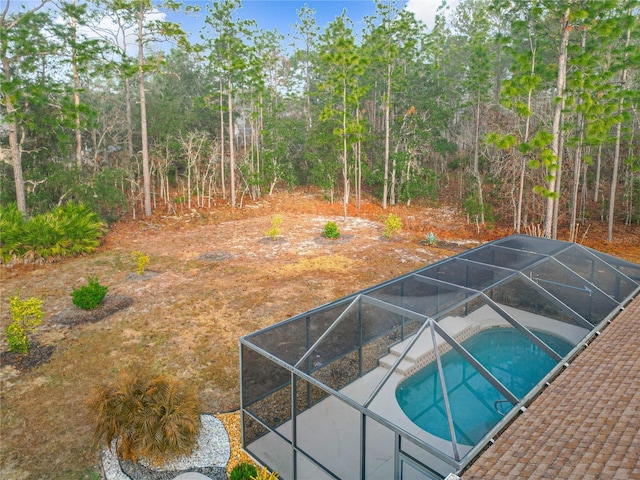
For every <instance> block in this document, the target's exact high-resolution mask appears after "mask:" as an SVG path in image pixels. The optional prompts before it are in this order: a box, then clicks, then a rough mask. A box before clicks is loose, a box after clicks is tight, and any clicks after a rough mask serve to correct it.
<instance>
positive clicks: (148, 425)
mask: <svg viewBox="0 0 640 480" xmlns="http://www.w3.org/2000/svg"><path fill="white" fill-rule="evenodd" d="M88 405H89V408H90V410H91V412H92V414H93V416H94V420H95V430H94V435H93V439H94V444H95V445H96V446H97V447H99V446H100V445H101V444H102V442H103V441H104V442H106V444H107V446H108V447H109V448H111V444H112V441H113V440H116V453H117V455H118V456H119V457H120V458H122V459H124V460H132V461H137V459H138V458H139V457H144V458H145V459H147V460H149V461H150V462H151V463H152V464H154V465H162V464H163V463H165V462H166V461H168V460H171V459H173V458H175V457H178V456H180V455H189V454H191V452H192V451H193V448H194V447H195V445H196V440H197V438H198V433H199V432H200V428H201V419H200V415H201V408H200V402H199V400H198V396H197V394H196V393H195V391H193V390H191V389H188V388H185V387H184V386H183V385H182V384H181V383H180V382H179V381H177V380H175V379H174V378H172V377H169V376H166V375H158V376H152V375H149V374H148V373H143V372H142V371H140V370H139V369H134V371H132V372H126V371H123V372H121V373H120V375H119V376H118V378H117V380H116V381H115V382H113V383H111V384H103V385H98V386H96V387H95V388H94V390H93V392H92V394H91V396H90V398H89V400H88Z"/></svg>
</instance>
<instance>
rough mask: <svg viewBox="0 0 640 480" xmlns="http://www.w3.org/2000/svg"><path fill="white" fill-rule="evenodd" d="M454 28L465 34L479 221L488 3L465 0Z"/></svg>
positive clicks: (487, 82) (487, 73)
mask: <svg viewBox="0 0 640 480" xmlns="http://www.w3.org/2000/svg"><path fill="white" fill-rule="evenodd" d="M456 13H457V17H456V18H457V22H456V26H457V29H458V31H459V32H460V33H461V34H463V35H464V36H465V40H466V48H465V51H466V52H468V62H467V64H466V71H465V72H464V79H463V85H464V88H465V90H466V92H467V95H468V98H467V102H468V103H469V105H472V110H473V113H474V122H473V123H474V125H473V141H472V148H473V170H472V173H473V178H474V180H475V194H474V195H473V196H474V197H475V202H473V203H474V204H477V207H478V208H477V211H476V212H475V214H476V216H477V217H479V220H480V223H484V221H485V206H484V197H483V192H482V176H481V173H480V166H479V165H480V163H479V159H480V138H481V135H480V133H481V125H482V117H481V110H482V109H483V108H482V107H483V102H484V101H485V99H486V97H487V94H488V92H489V88H490V85H491V83H490V70H489V67H490V61H489V42H490V39H491V37H490V35H489V31H490V27H491V25H490V23H489V21H488V4H487V2H486V1H485V0H467V1H465V2H463V3H461V4H460V5H458V8H457V10H456Z"/></svg>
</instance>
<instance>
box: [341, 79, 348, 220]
mask: <svg viewBox="0 0 640 480" xmlns="http://www.w3.org/2000/svg"><path fill="white" fill-rule="evenodd" d="M347 154H348V152H347V83H346V80H344V81H343V84H342V183H343V190H344V195H343V196H342V209H343V214H344V219H345V221H346V220H347V203H348V202H349V169H348V168H347Z"/></svg>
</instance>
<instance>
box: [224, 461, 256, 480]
mask: <svg viewBox="0 0 640 480" xmlns="http://www.w3.org/2000/svg"><path fill="white" fill-rule="evenodd" d="M257 475H258V469H257V468H256V466H255V465H254V464H253V463H248V462H242V463H239V464H238V465H236V466H235V467H233V469H232V470H231V473H230V474H229V480H251V479H252V478H254V477H255V476H257Z"/></svg>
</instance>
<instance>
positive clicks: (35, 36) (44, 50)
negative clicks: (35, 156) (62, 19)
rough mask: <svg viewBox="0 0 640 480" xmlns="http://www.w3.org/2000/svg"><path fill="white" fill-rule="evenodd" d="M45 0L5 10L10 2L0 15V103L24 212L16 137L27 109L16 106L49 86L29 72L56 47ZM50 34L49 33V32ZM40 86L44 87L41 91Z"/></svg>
mask: <svg viewBox="0 0 640 480" xmlns="http://www.w3.org/2000/svg"><path fill="white" fill-rule="evenodd" d="M48 2H49V0H42V1H41V2H40V3H39V4H37V5H36V6H34V7H33V8H30V9H24V8H23V9H22V10H19V11H17V12H13V13H11V14H10V13H9V6H10V4H11V2H10V1H7V2H6V5H5V8H4V10H3V11H2V14H1V15H0V33H1V35H0V56H1V57H2V73H3V82H2V105H3V107H4V108H5V111H6V121H7V122H8V123H9V135H8V136H9V148H10V151H11V164H12V167H13V179H14V185H15V193H16V202H17V205H18V210H19V211H20V212H21V213H22V215H23V216H26V215H27V201H26V195H25V185H24V183H25V181H24V176H23V170H22V142H23V138H24V136H22V138H18V136H19V131H20V130H21V125H22V123H23V122H24V121H25V120H26V115H27V112H25V111H24V110H23V109H22V108H20V107H19V106H20V105H24V104H26V103H29V102H30V101H32V100H34V97H39V96H42V95H46V90H47V89H51V88H53V85H44V84H43V83H40V82H38V83H33V75H34V74H35V72H36V71H37V70H38V68H39V67H40V59H41V58H42V57H43V56H45V55H50V54H51V51H52V50H57V49H58V48H59V47H60V44H59V37H57V35H56V34H57V33H59V30H58V29H55V28H51V25H52V24H53V22H52V20H51V18H50V16H49V14H48V13H47V12H46V11H44V10H43V7H45V5H46V4H47V3H48ZM51 34H53V36H52V35H51ZM43 89H44V90H43Z"/></svg>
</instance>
